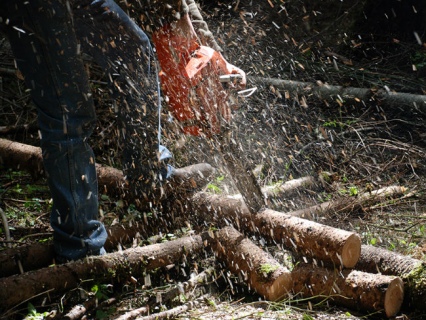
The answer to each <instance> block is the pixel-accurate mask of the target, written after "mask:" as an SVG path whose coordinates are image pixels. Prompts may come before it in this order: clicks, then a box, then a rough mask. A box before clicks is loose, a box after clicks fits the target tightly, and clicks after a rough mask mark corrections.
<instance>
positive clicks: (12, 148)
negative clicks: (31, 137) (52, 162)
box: [0, 138, 44, 179]
mask: <svg viewBox="0 0 426 320" xmlns="http://www.w3.org/2000/svg"><path fill="white" fill-rule="evenodd" d="M0 164H2V165H3V166H5V167H8V168H13V169H19V170H23V171H27V172H29V173H30V174H31V177H33V178H34V179H39V178H40V177H41V176H42V175H43V174H44V173H43V171H44V170H43V161H42V157H41V149H40V148H38V147H33V146H30V145H28V144H23V143H19V142H14V141H10V140H6V139H1V138H0Z"/></svg>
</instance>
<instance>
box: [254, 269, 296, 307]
mask: <svg viewBox="0 0 426 320" xmlns="http://www.w3.org/2000/svg"><path fill="white" fill-rule="evenodd" d="M272 278H273V281H270V282H267V283H264V284H263V285H261V286H259V285H258V286H257V288H258V289H257V291H258V293H260V294H261V295H262V296H263V297H264V298H265V299H266V300H268V301H278V300H282V299H283V298H285V297H287V296H288V294H289V293H290V292H291V289H292V286H293V280H292V277H291V273H290V271H288V270H287V269H286V268H283V267H281V268H279V269H278V270H276V271H275V272H274V275H273V277H272ZM260 287H263V289H264V292H259V291H260V290H259V289H260Z"/></svg>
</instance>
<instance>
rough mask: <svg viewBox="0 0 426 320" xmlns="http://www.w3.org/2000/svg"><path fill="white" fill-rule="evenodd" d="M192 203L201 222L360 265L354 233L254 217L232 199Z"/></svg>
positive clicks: (200, 198) (280, 216)
mask: <svg viewBox="0 0 426 320" xmlns="http://www.w3.org/2000/svg"><path fill="white" fill-rule="evenodd" d="M192 200H193V204H194V206H197V207H195V208H194V211H195V212H196V214H197V216H198V217H200V218H201V219H200V220H203V221H206V219H209V220H212V221H214V222H215V223H216V224H217V225H219V226H224V225H226V224H229V222H231V223H232V224H233V225H234V226H236V227H237V229H239V230H244V231H246V232H255V233H257V232H260V234H261V235H262V236H263V237H265V238H267V239H269V240H270V241H274V242H276V243H278V244H282V245H284V246H285V247H286V248H288V249H290V250H292V251H296V252H298V253H301V254H303V255H307V256H309V257H313V258H316V259H319V260H321V261H323V262H324V263H328V264H332V265H339V266H340V265H341V266H343V267H346V268H352V267H354V266H355V264H356V262H357V261H358V258H359V255H360V252H361V239H360V237H359V235H357V234H356V233H354V232H349V231H345V230H341V229H337V228H333V227H329V226H325V225H322V224H319V223H316V222H312V221H309V220H306V219H302V218H298V217H293V216H291V215H288V214H285V213H282V212H278V211H273V210H269V209H266V210H264V211H262V212H259V213H258V214H255V215H252V214H250V212H249V211H248V209H247V208H246V206H244V204H243V203H241V202H239V201H238V200H237V199H234V198H232V197H220V196H217V195H209V194H205V193H198V194H197V195H195V196H194V197H193V199H192Z"/></svg>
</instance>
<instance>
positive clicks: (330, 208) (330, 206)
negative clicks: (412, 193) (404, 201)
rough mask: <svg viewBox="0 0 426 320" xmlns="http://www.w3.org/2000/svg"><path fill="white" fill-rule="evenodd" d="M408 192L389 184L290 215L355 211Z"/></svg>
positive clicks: (315, 215) (319, 214)
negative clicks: (356, 195)
mask: <svg viewBox="0 0 426 320" xmlns="http://www.w3.org/2000/svg"><path fill="white" fill-rule="evenodd" d="M405 192H406V188H404V187H401V186H389V187H385V188H382V189H378V190H373V191H372V192H366V193H362V194H360V195H359V196H358V197H350V198H348V197H346V198H341V199H337V200H333V201H327V202H323V203H321V204H318V205H315V206H312V207H308V208H303V209H300V210H296V211H292V212H288V214H289V215H292V216H295V217H300V218H305V219H309V220H314V219H315V218H317V217H318V216H321V215H324V214H325V213H328V212H333V213H338V212H345V213H349V212H353V211H355V210H363V209H364V208H365V207H366V206H370V205H371V204H376V203H380V201H382V200H384V199H385V198H387V197H392V196H393V197H395V196H399V195H402V194H404V193H405Z"/></svg>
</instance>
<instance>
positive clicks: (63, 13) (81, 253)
mask: <svg viewBox="0 0 426 320" xmlns="http://www.w3.org/2000/svg"><path fill="white" fill-rule="evenodd" d="M0 30H1V31H2V32H3V33H4V34H6V36H7V38H8V39H9V41H10V44H11V47H12V51H13V53H14V56H15V59H16V63H17V66H18V68H19V70H20V71H21V72H22V74H23V75H24V77H25V82H26V85H27V87H28V88H29V89H30V92H31V97H32V99H33V101H34V103H35V105H36V107H37V111H38V123H39V127H40V133H41V148H42V152H43V161H44V166H45V170H46V175H47V179H48V183H49V187H50V191H51V196H52V199H53V208H52V212H51V218H50V220H51V226H52V228H53V231H54V233H53V235H54V246H55V252H56V254H57V255H58V256H59V257H61V258H64V259H67V260H76V259H80V258H82V257H85V256H87V255H92V254H94V255H96V254H101V253H102V251H103V245H104V243H105V241H106V238H107V232H106V230H105V227H104V225H103V224H102V223H101V222H100V221H98V183H97V177H96V169H95V156H94V154H93V151H92V149H91V147H90V146H89V138H90V136H91V134H92V132H93V130H94V128H95V121H96V115H95V107H94V101H93V98H92V94H91V90H90V87H89V79H88V75H87V72H86V70H85V66H84V63H83V60H82V53H85V54H87V55H89V56H90V57H91V58H92V59H93V60H94V62H95V63H97V64H99V65H100V66H101V67H102V68H103V69H104V70H105V73H106V75H107V76H108V79H109V84H110V86H109V90H110V93H111V95H112V96H113V97H114V101H115V104H116V105H115V108H116V112H117V120H118V124H119V128H120V130H119V132H120V133H119V135H120V138H121V139H123V141H125V142H123V143H122V146H123V163H124V164H123V166H124V167H123V170H124V173H125V175H126V179H127V181H128V184H129V185H131V188H129V190H131V191H130V192H132V193H133V194H132V196H133V197H136V198H147V199H152V198H155V195H156V190H157V188H158V185H161V181H162V180H163V179H166V178H167V177H168V175H169V174H170V170H169V171H168V168H169V166H168V165H167V164H165V162H164V161H161V160H160V156H159V141H158V131H159V126H158V112H159V110H158V105H159V104H158V99H159V92H158V89H157V88H158V81H157V75H156V69H155V67H154V63H155V62H154V57H153V55H152V49H151V47H150V43H149V39H148V37H147V36H146V34H145V33H144V32H143V31H142V30H141V29H140V28H139V27H138V26H137V25H136V24H135V23H134V22H133V21H132V20H131V19H130V18H129V17H128V16H127V15H126V14H125V12H124V11H123V10H121V9H120V8H119V7H118V5H117V4H116V3H115V2H114V1H112V0H95V1H93V0H68V1H67V0H30V1H28V0H0Z"/></svg>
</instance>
